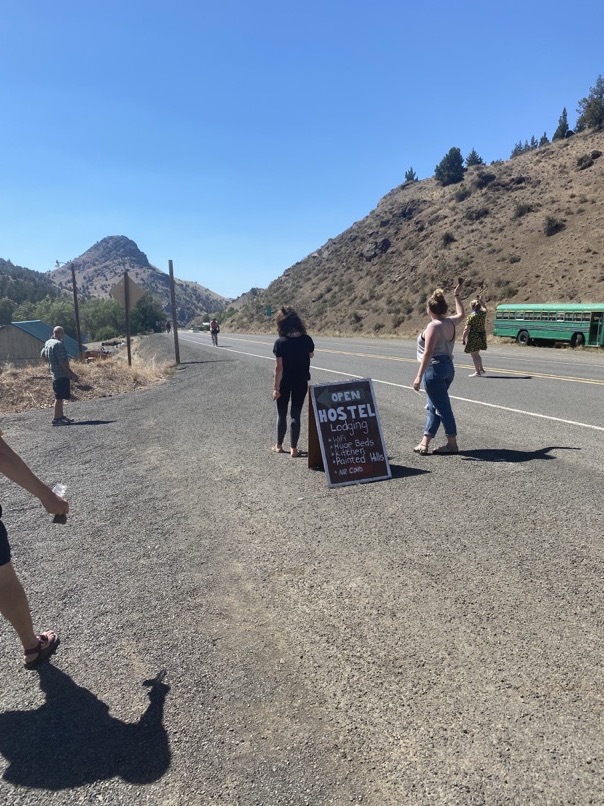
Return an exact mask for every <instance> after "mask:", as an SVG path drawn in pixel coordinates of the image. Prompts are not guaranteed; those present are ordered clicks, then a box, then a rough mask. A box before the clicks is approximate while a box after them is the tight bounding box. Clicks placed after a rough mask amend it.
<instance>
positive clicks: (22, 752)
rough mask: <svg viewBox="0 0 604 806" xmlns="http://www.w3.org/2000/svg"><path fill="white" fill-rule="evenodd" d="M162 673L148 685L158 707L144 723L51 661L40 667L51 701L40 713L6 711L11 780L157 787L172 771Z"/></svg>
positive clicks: (4, 739)
mask: <svg viewBox="0 0 604 806" xmlns="http://www.w3.org/2000/svg"><path fill="white" fill-rule="evenodd" d="M163 674H165V673H160V674H159V675H158V676H157V678H155V679H154V680H148V681H145V683H144V685H147V686H150V690H149V692H148V696H149V699H150V700H151V703H150V704H149V706H148V707H147V710H146V711H145V712H144V714H142V716H141V717H140V719H139V721H138V722H136V723H133V724H129V723H126V722H122V721H121V720H119V719H115V718H114V717H112V716H110V715H109V707H108V706H107V705H106V704H105V703H104V702H103V701H102V700H99V699H97V697H95V695H94V694H92V692H90V691H88V689H86V688H83V687H82V686H78V685H77V684H76V683H74V681H73V680H72V679H71V677H69V675H67V674H65V673H64V672H62V671H61V670H60V669H57V668H56V666H52V665H51V664H48V663H47V664H44V665H43V666H41V667H40V669H39V675H40V687H41V689H42V690H43V691H44V692H45V694H46V702H45V703H44V705H42V706H40V708H38V709H36V710H35V711H8V712H7V713H3V714H0V754H2V755H3V756H4V758H6V760H7V761H8V762H9V766H8V768H7V770H6V772H5V773H4V776H3V778H4V780H5V781H9V782H10V783H12V784H16V785H18V786H25V787H30V788H35V789H46V790H60V789H71V788H73V787H77V786H83V785H84V784H89V783H93V782H95V781H102V780H106V779H109V778H114V777H116V776H119V777H121V778H123V779H124V780H125V781H128V782H130V783H133V784H150V783H152V782H153V781H157V780H158V779H159V778H161V777H162V775H164V773H165V772H166V771H167V770H168V768H169V766H170V746H169V742H168V735H167V733H166V730H165V728H164V726H163V724H162V720H163V711H164V702H165V699H166V695H167V693H168V691H169V690H170V687H169V686H167V685H166V684H165V683H163V682H162V681H163Z"/></svg>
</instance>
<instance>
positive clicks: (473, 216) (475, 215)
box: [465, 207, 489, 221]
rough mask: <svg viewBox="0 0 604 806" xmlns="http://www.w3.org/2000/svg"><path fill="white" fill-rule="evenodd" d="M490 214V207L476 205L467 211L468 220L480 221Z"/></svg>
mask: <svg viewBox="0 0 604 806" xmlns="http://www.w3.org/2000/svg"><path fill="white" fill-rule="evenodd" d="M488 214H489V208H488V207H475V208H474V209H473V210H467V211H466V214H465V218H467V220H468V221H480V219H481V218H485V216H488Z"/></svg>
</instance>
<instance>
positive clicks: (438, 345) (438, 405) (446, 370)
mask: <svg viewBox="0 0 604 806" xmlns="http://www.w3.org/2000/svg"><path fill="white" fill-rule="evenodd" d="M462 285H463V279H462V278H460V279H459V282H458V283H457V285H456V286H455V291H454V292H453V293H454V297H455V314H454V315H453V316H447V315H446V314H447V311H448V305H447V301H446V299H445V295H444V292H443V290H442V288H437V289H436V291H435V292H434V293H433V294H432V296H431V297H430V298H429V300H428V305H427V309H428V315H429V316H430V323H429V324H428V326H427V327H426V329H425V330H423V331H422V332H421V333H420V334H419V336H418V339H417V360H418V361H419V362H420V363H419V370H418V373H417V375H416V377H415V380H414V381H413V388H414V389H415V391H416V392H418V391H419V388H420V386H421V383H422V379H423V382H424V388H425V390H426V394H427V396H428V405H427V406H426V409H427V410H428V416H427V417H426V425H425V428H424V436H423V438H422V441H421V442H420V443H419V445H416V446H415V448H413V450H414V451H415V453H419V454H420V455H421V456H425V455H426V454H427V453H429V451H428V447H429V445H430V442H431V441H432V440H433V439H434V437H435V436H436V432H437V431H438V429H439V426H440V424H441V422H442V424H443V427H444V429H445V435H446V437H447V442H446V444H445V445H442V446H441V447H440V448H436V449H435V450H434V451H433V453H435V454H450V453H459V448H458V446H457V424H456V422H455V417H454V415H453V409H452V408H451V401H450V399H449V386H450V385H451V383H452V382H453V378H454V377H455V367H454V365H453V347H454V345H455V328H456V326H457V325H458V324H459V323H460V322H461V320H462V319H463V317H464V307H463V303H462V301H461V294H460V292H461V288H462Z"/></svg>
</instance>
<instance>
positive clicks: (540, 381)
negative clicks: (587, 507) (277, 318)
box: [181, 332, 604, 430]
mask: <svg viewBox="0 0 604 806" xmlns="http://www.w3.org/2000/svg"><path fill="white" fill-rule="evenodd" d="M181 338H182V339H185V340H186V341H187V342H188V343H190V344H200V345H207V341H208V339H209V336H208V334H206V333H190V332H183V333H182V335H181ZM273 343H274V338H273V337H271V336H248V335H239V334H233V335H231V334H220V348H221V349H224V350H229V351H233V352H236V353H238V354H240V355H248V357H249V358H250V359H252V358H258V359H259V360H273V359H272V352H271V351H272V345H273ZM315 344H316V351H315V357H314V359H313V362H312V373H313V381H314V382H316V383H324V382H327V381H329V380H334V376H337V375H338V374H339V373H341V374H342V376H343V377H352V376H358V377H370V378H373V380H374V384H375V385H376V386H378V387H379V386H380V385H382V386H383V387H387V386H392V385H393V384H394V386H395V388H398V389H401V390H403V391H404V394H401V395H399V401H400V400H404V401H408V400H409V396H408V394H407V393H409V392H411V394H414V393H413V390H412V388H411V383H412V381H413V378H414V377H415V372H416V370H417V361H416V357H415V343H414V342H411V341H404V340H384V339H325V338H316V339H315ZM456 352H457V355H456V362H455V364H456V377H455V385H454V387H453V389H452V390H451V391H452V396H453V397H454V399H459V400H462V401H464V402H465V403H468V404H470V403H473V404H474V405H475V406H480V405H481V404H482V405H484V404H488V407H494V406H497V407H500V409H501V411H506V410H507V412H508V415H509V418H510V422H511V423H516V424H519V423H521V422H522V421H523V419H525V418H526V417H529V416H533V417H551V418H552V421H556V420H570V421H573V422H576V423H580V424H581V425H583V426H584V427H587V426H594V428H595V430H598V429H600V430H604V414H603V412H604V406H603V404H602V400H603V396H604V354H602V352H601V351H589V350H571V349H547V348H536V347H519V346H517V345H510V346H504V345H495V346H491V347H489V350H488V351H487V352H486V353H484V354H483V358H484V364H485V367H486V368H487V370H488V375H487V376H486V377H484V378H469V377H468V375H469V374H470V373H471V372H473V371H474V367H473V365H472V360H471V358H470V356H467V355H465V354H464V353H463V348H462V347H461V345H458V347H457V351H456ZM411 405H412V404H411ZM512 427H518V425H516V426H512Z"/></svg>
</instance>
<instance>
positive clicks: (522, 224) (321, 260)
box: [228, 132, 604, 335]
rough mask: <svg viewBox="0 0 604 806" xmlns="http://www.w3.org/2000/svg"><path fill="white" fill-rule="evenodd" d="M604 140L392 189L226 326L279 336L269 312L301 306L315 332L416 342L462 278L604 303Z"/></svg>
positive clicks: (507, 291)
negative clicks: (428, 312) (433, 305)
mask: <svg viewBox="0 0 604 806" xmlns="http://www.w3.org/2000/svg"><path fill="white" fill-rule="evenodd" d="M603 154H604V132H596V133H593V132H592V133H583V134H579V135H575V136H574V137H571V138H569V139H566V140H560V141H556V142H554V143H552V144H549V145H546V146H543V147H541V148H538V149H536V150H534V151H530V152H527V153H524V154H522V155H520V156H518V157H515V158H514V159H512V160H508V161H501V162H497V163H493V164H491V165H478V166H474V167H472V168H470V169H468V170H467V172H466V175H465V178H464V181H463V182H461V183H459V184H454V185H448V186H446V187H443V186H441V185H440V184H439V183H438V182H437V181H436V180H435V179H434V178H431V179H425V180H423V181H421V182H408V183H405V184H404V185H400V186H399V187H397V188H395V189H394V190H392V191H391V192H390V193H388V194H387V195H386V196H384V198H383V199H382V200H381V201H380V202H379V204H378V206H377V207H376V209H375V210H373V211H372V212H371V213H370V214H369V215H368V216H367V217H366V218H364V219H363V220H362V221H358V222H356V223H354V224H353V225H352V226H351V227H350V228H349V229H348V230H346V231H345V232H343V233H342V234H340V235H337V236H336V237H334V238H333V239H331V240H329V241H328V242H327V243H326V244H324V245H323V246H321V247H320V248H318V249H317V250H316V252H313V254H311V255H309V256H308V257H306V258H305V259H304V260H301V261H300V262H299V263H296V264H295V265H294V266H292V267H291V268H289V269H287V270H286V271H285V272H284V274H283V275H282V276H281V277H279V278H278V279H276V280H275V281H274V282H273V283H271V285H270V286H269V287H268V289H266V290H265V291H264V292H262V293H260V294H256V295H255V296H254V297H253V298H252V299H251V300H249V301H247V302H246V304H244V305H243V306H242V307H241V308H240V309H239V310H238V311H237V312H236V313H234V314H233V315H232V316H231V317H230V318H229V320H228V327H229V328H230V329H233V330H238V329H242V330H244V329H245V330H250V329H252V330H258V331H262V330H267V329H271V330H272V329H274V323H273V322H272V321H271V320H270V319H268V318H267V316H266V308H267V306H269V305H270V306H271V307H272V308H273V310H274V309H276V308H277V307H278V306H279V305H282V304H291V305H293V306H295V307H296V308H297V309H298V310H299V312H300V313H301V314H302V316H303V317H304V318H305V319H306V322H307V324H308V326H309V328H310V329H312V331H313V332H315V333H318V332H323V333H334V334H337V333H341V334H363V333H364V334H372V335H375V334H378V333H382V334H400V335H411V334H412V333H415V332H416V331H417V328H418V327H419V324H420V322H421V321H423V319H424V312H425V301H426V299H427V296H428V295H429V294H430V293H431V291H432V290H433V289H434V288H435V287H437V286H442V287H444V288H445V289H446V290H451V288H452V287H453V285H454V283H455V280H456V278H457V277H458V276H461V275H463V276H464V277H465V278H466V280H467V296H468V297H472V296H474V295H475V294H476V293H477V292H481V293H482V295H483V297H484V298H485V299H486V300H487V303H488V305H489V307H494V306H495V305H496V304H497V303H499V302H503V301H510V302H522V301H527V300H533V301H536V302H548V301H571V300H575V301H585V302H586V301H600V302H602V301H604V193H603V192H602V191H603V189H604V156H603Z"/></svg>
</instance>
